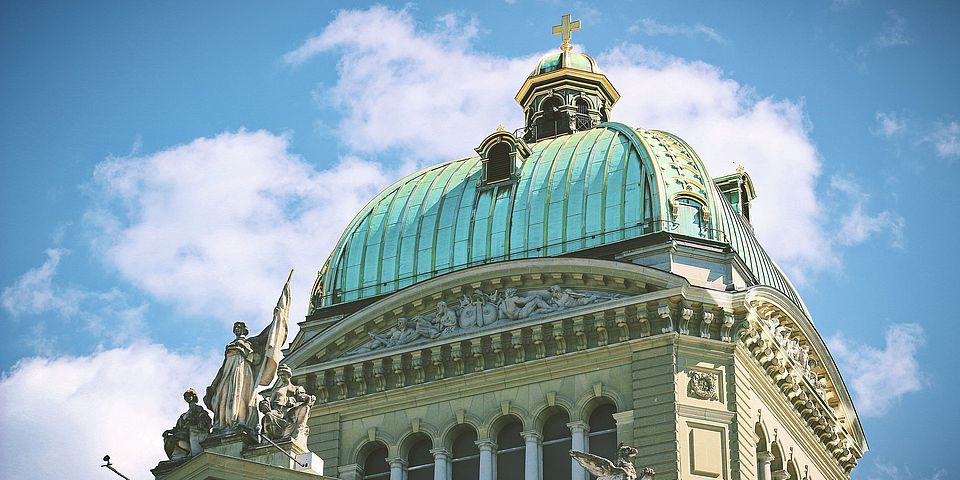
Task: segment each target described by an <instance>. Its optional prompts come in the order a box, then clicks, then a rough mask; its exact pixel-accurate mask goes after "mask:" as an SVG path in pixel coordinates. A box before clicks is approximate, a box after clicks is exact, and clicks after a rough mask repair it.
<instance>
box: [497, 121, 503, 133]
mask: <svg viewBox="0 0 960 480" xmlns="http://www.w3.org/2000/svg"><path fill="white" fill-rule="evenodd" d="M497 131H498V132H502V131H503V124H502V123H501V124H500V125H497Z"/></svg>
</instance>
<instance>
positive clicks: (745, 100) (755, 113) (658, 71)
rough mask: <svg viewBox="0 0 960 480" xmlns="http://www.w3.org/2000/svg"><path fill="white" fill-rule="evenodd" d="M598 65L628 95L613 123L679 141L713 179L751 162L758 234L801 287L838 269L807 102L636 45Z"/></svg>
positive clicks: (749, 169)
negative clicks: (762, 92) (762, 91)
mask: <svg viewBox="0 0 960 480" xmlns="http://www.w3.org/2000/svg"><path fill="white" fill-rule="evenodd" d="M598 61H599V62H600V64H601V66H603V67H604V68H605V71H606V72H607V75H608V76H609V77H610V80H611V82H613V84H614V85H616V86H617V87H618V88H619V89H620V92H621V94H622V98H621V100H620V103H618V104H617V105H616V106H615V107H614V111H613V116H614V120H616V121H620V122H624V123H627V124H630V125H638V126H643V127H647V128H657V129H663V130H667V131H670V132H672V133H675V134H677V135H679V136H680V137H682V138H684V139H685V140H687V141H688V142H689V143H690V144H691V145H692V146H693V148H694V149H696V151H697V153H698V154H699V156H700V158H702V159H703V161H704V162H705V163H706V165H707V168H708V169H709V170H710V173H711V174H712V175H714V176H719V175H724V174H727V173H730V172H732V171H733V170H734V168H735V167H736V165H737V164H743V166H744V167H745V168H746V170H747V172H749V174H750V176H751V178H752V179H753V182H754V184H755V185H756V186H757V199H756V201H754V203H753V204H752V206H751V218H752V221H753V225H754V228H755V231H756V233H757V236H758V237H759V238H760V240H761V242H762V243H763V245H764V247H765V248H766V249H767V250H768V251H769V252H770V254H771V255H772V256H773V258H775V259H776V260H777V262H778V263H779V264H780V266H781V267H783V268H784V269H785V270H787V273H788V274H789V275H790V277H791V278H792V279H793V280H794V281H795V282H798V283H803V282H804V281H805V280H806V278H808V276H809V275H811V274H814V273H816V272H818V271H821V270H823V269H826V268H828V267H832V266H835V265H836V264H837V262H838V256H837V253H836V252H835V250H834V247H833V245H832V244H831V241H830V235H829V234H828V233H827V232H826V229H825V225H824V223H823V222H822V221H821V219H822V218H823V216H824V214H823V206H822V205H821V204H820V201H819V200H818V197H817V194H816V183H817V179H818V178H819V176H820V156H819V153H818V152H817V148H816V146H815V145H814V143H813V140H812V139H811V138H810V135H809V132H808V128H807V120H806V118H805V116H804V112H803V105H802V104H801V103H799V102H793V101H789V100H778V99H773V98H770V97H759V96H757V95H756V94H755V93H754V92H753V91H752V90H751V89H750V88H749V87H747V86H745V85H742V84H740V83H738V82H736V81H735V80H732V79H730V78H727V77H725V76H724V74H723V72H722V71H721V70H720V69H719V68H717V67H715V66H712V65H709V64H706V63H703V62H691V61H686V60H683V59H679V58H675V57H669V56H665V55H662V54H659V53H657V52H651V51H649V50H647V49H644V48H641V47H637V46H620V47H617V48H615V49H613V50H612V51H611V52H608V53H606V54H604V55H602V56H601V57H600V58H599V60H598ZM798 238H803V239H804V241H803V242H798V241H796V239H798Z"/></svg>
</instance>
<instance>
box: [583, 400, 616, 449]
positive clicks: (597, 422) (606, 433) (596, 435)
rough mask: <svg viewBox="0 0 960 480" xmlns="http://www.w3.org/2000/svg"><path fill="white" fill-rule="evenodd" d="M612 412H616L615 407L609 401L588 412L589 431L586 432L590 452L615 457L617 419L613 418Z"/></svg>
mask: <svg viewBox="0 0 960 480" xmlns="http://www.w3.org/2000/svg"><path fill="white" fill-rule="evenodd" d="M614 413H617V407H616V406H615V405H613V404H611V403H605V404H603V405H600V406H599V407H597V408H595V409H594V410H593V412H592V413H590V419H589V420H588V424H589V425H590V433H589V434H587V446H588V447H589V449H590V453H592V454H594V455H599V456H601V457H603V458H617V421H616V420H615V419H614V418H613V414H614Z"/></svg>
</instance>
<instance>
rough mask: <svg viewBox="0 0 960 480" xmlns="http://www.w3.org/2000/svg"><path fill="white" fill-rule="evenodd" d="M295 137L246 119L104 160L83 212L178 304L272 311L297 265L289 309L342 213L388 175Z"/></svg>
mask: <svg viewBox="0 0 960 480" xmlns="http://www.w3.org/2000/svg"><path fill="white" fill-rule="evenodd" d="M288 147H289V142H288V138H287V137H286V136H283V135H275V134H272V133H269V132H264V131H256V132H247V131H242V130H241V131H239V132H232V133H222V134H220V135H217V136H216V137H212V138H198V139H196V140H194V141H192V142H190V143H188V144H186V145H178V146H175V147H172V148H169V149H167V150H164V151H161V152H156V153H153V154H149V155H144V156H137V157H124V158H111V159H108V160H106V161H104V162H103V163H101V164H100V165H98V166H97V168H96V171H95V174H94V179H93V181H92V183H91V187H92V188H91V191H93V192H95V194H96V195H98V197H97V198H98V200H99V203H98V205H97V207H95V208H92V209H91V210H90V211H89V212H88V213H87V221H88V224H89V225H91V226H92V229H93V232H94V235H95V237H96V238H97V243H96V245H95V247H96V249H97V251H98V252H100V253H101V254H102V255H103V257H104V259H105V261H106V262H107V263H108V264H109V265H110V266H111V267H114V268H116V270H117V271H118V272H119V274H120V275H122V276H123V277H124V278H125V279H126V280H128V281H130V282H131V283H133V284H134V285H136V286H137V287H139V288H140V289H141V290H143V291H144V292H147V293H148V294H149V295H151V296H153V297H154V298H157V299H159V300H161V301H163V302H166V303H169V304H172V305H174V306H176V307H177V308H178V309H179V310H180V311H182V312H186V313H188V314H192V315H195V316H199V317H202V318H212V319H218V320H221V321H223V322H225V323H228V322H233V321H235V320H238V319H245V320H247V321H248V322H249V323H250V324H251V328H252V329H257V328H258V327H257V325H262V324H264V323H266V322H267V321H268V320H269V318H270V315H271V312H272V310H273V306H274V305H275V303H276V301H277V297H278V296H279V295H280V290H281V287H282V286H283V282H284V280H285V279H286V276H287V273H288V271H289V269H290V268H295V269H296V274H295V275H294V285H293V289H294V304H293V311H292V312H291V317H292V318H302V316H303V315H305V314H306V310H305V308H306V304H307V300H308V295H309V291H310V287H311V285H312V284H313V280H314V278H315V276H316V272H317V270H318V269H319V268H320V266H321V265H322V264H323V262H324V261H325V260H326V256H327V255H328V254H329V253H330V251H331V250H332V249H333V246H334V243H335V242H336V241H337V240H338V238H339V235H340V232H341V231H342V229H343V228H344V227H345V226H346V223H347V222H348V221H349V220H350V219H351V218H352V217H353V215H354V214H355V213H356V212H357V211H358V210H360V208H361V207H362V206H363V205H364V204H365V203H366V202H367V201H368V200H369V199H370V198H371V197H372V196H373V195H374V194H376V192H377V191H379V189H380V188H381V187H382V186H383V184H384V183H385V176H384V174H383V173H382V172H381V170H380V169H379V167H378V166H376V165H374V164H371V163H368V162H364V161H361V160H358V159H356V158H345V159H342V160H341V161H340V162H339V163H338V164H336V165H335V166H334V167H333V168H331V169H329V170H323V171H318V170H316V169H315V168H314V167H313V166H312V165H310V164H308V163H306V162H305V161H304V160H303V159H302V158H300V157H299V156H297V155H294V154H292V153H290V152H289V151H288Z"/></svg>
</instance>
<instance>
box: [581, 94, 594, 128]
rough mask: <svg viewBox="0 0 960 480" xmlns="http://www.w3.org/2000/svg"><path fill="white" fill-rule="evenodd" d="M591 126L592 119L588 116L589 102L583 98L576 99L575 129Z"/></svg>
mask: <svg viewBox="0 0 960 480" xmlns="http://www.w3.org/2000/svg"><path fill="white" fill-rule="evenodd" d="M591 128H593V119H591V118H590V103H589V102H587V100H586V99H584V98H578V99H577V130H590V129H591Z"/></svg>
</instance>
